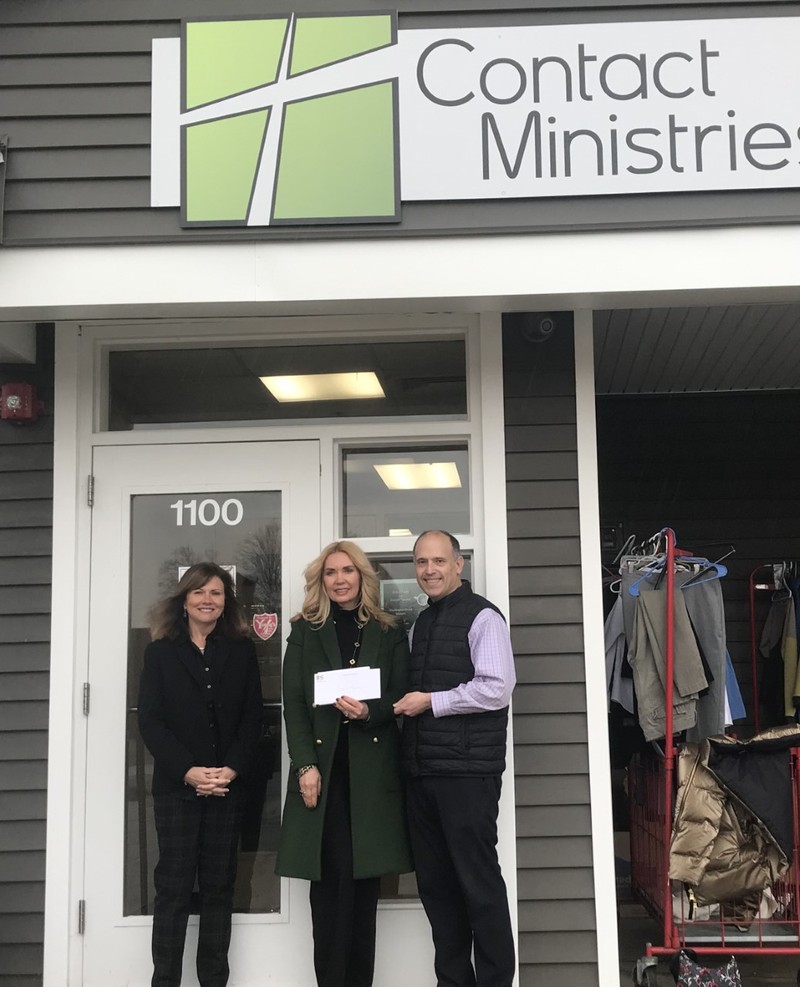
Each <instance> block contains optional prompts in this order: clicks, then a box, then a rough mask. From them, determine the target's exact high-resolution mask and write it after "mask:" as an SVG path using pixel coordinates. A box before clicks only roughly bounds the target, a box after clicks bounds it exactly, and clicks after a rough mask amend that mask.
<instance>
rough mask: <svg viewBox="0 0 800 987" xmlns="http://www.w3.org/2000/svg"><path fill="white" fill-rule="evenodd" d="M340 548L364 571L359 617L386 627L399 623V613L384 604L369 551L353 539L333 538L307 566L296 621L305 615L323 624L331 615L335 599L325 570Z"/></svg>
mask: <svg viewBox="0 0 800 987" xmlns="http://www.w3.org/2000/svg"><path fill="white" fill-rule="evenodd" d="M336 552H344V554H345V555H348V556H349V557H350V561H351V562H352V563H353V565H354V566H355V567H356V569H358V572H359V574H360V575H361V601H360V603H359V606H358V619H359V620H360V621H363V622H365V623H366V621H368V620H374V621H376V622H377V623H378V624H380V626H381V627H382V628H383V629H384V630H386V629H387V628H389V627H394V625H395V624H396V623H397V617H395V616H394V615H393V614H390V613H387V612H386V611H385V610H383V609H382V608H381V605H380V589H379V587H380V580H379V579H378V574H377V573H376V572H375V570H374V569H373V568H372V564H371V563H370V561H369V559H368V558H367V556H366V555H365V553H364V552H363V551H362V550H361V549H360V548H359V547H358V545H356V544H354V543H353V542H351V541H334V542H331V544H330V545H327V546H326V547H325V548H323V549H322V551H321V552H320V553H319V555H318V556H317V557H316V558H315V559H314V561H313V562H309V564H308V565H307V566H306V567H305V569H304V570H303V576H304V577H305V581H306V585H305V594H306V595H305V599H304V600H303V607H302V609H301V610H300V613H298V614H295V615H294V617H292V622H294V621H296V620H300V619H301V618H302V619H303V620H307V621H308V623H309V624H311V625H312V626H314V627H321V626H322V625H323V624H324V623H325V621H326V620H327V619H328V617H329V616H330V613H331V601H330V598H329V597H328V594H327V593H326V592H325V585H324V583H323V581H322V574H323V571H324V569H325V562H326V561H327V559H328V557H329V556H330V555H334V554H335V553H336Z"/></svg>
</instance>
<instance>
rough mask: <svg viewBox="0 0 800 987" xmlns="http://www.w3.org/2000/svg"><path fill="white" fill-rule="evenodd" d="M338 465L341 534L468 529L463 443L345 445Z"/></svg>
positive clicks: (383, 534)
mask: <svg viewBox="0 0 800 987" xmlns="http://www.w3.org/2000/svg"><path fill="white" fill-rule="evenodd" d="M342 468H343V475H344V478H343V494H344V496H343V504H344V517H343V525H342V530H343V531H344V537H345V538H376V537H377V538H383V537H403V536H406V537H408V536H409V535H418V534H419V533H420V532H421V531H425V530H427V529H429V528H443V529H444V530H446V531H452V532H453V533H454V534H456V533H466V532H469V531H470V530H471V526H470V486H469V477H470V474H469V453H468V449H467V444H466V443H458V444H452V445H438V444H436V445H435V444H426V445H417V444H415V445H413V446H411V445H408V446H383V447H371V448H361V449H345V451H344V453H343V457H342Z"/></svg>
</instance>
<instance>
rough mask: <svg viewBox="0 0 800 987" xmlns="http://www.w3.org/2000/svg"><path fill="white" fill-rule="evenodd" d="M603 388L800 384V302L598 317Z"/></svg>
mask: <svg viewBox="0 0 800 987" xmlns="http://www.w3.org/2000/svg"><path fill="white" fill-rule="evenodd" d="M594 332H595V375H596V385H597V393H598V394H654V393H686V392H699V391H731V390H733V391H738V390H785V389H791V390H795V389H800V305H788V304H787V305H739V306H712V307H708V308H702V307H692V308H651V309H614V310H613V311H598V312H595V315H594Z"/></svg>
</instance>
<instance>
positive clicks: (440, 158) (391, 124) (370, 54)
mask: <svg viewBox="0 0 800 987" xmlns="http://www.w3.org/2000/svg"><path fill="white" fill-rule="evenodd" d="M798 51H800V18H794V17H776V18H731V19H722V20H684V21H675V20H671V21H663V22H652V21H648V22H637V23H622V24H619V23H616V24H584V25H574V24H569V25H547V26H522V27H520V26H516V27H509V26H505V27H495V28H489V27H481V28H469V29H466V28H465V29H464V30H459V29H457V28H436V29H421V30H411V29H409V30H401V31H399V30H398V29H397V20H396V17H395V15H393V14H388V13H381V14H359V15H319V16H313V15H311V16H307V15H302V16H301V15H288V14H287V15H286V16H268V17H261V18H253V17H249V18H239V19H226V20H192V21H186V22H185V23H184V25H183V30H182V35H181V37H180V38H179V39H178V38H175V39H159V40H155V41H154V42H153V105H152V194H151V203H152V205H153V206H178V205H179V206H180V207H181V216H182V222H183V223H184V225H187V226H197V225H202V226H212V225H219V226H267V225H277V224H283V225H285V224H300V223H304V224H309V223H346V222H365V221H374V222H393V221H399V219H400V213H401V205H402V202H403V201H425V200H428V201H434V200H449V201H454V200H475V199H503V198H536V197H541V196H588V195H621V194H629V193H641V192H651V193H652V192H686V191H704V190H705V191H708V190H719V189H769V188H795V187H797V186H798V185H800V58H798V56H797V53H798Z"/></svg>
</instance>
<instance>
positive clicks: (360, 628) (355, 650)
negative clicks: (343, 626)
mask: <svg viewBox="0 0 800 987" xmlns="http://www.w3.org/2000/svg"><path fill="white" fill-rule="evenodd" d="M355 624H356V627H357V628H358V637H357V638H356V640H355V644H354V645H353V656H352V658H351V659H350V660H349V661H348V663H347V664H348V665H350V666H351V667H352V666H353V665H356V664H358V649H359V648H360V647H361V632H362V631H363V630H364V626H365V625H364V624H361V623H359V622H358V621H356V622H355Z"/></svg>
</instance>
